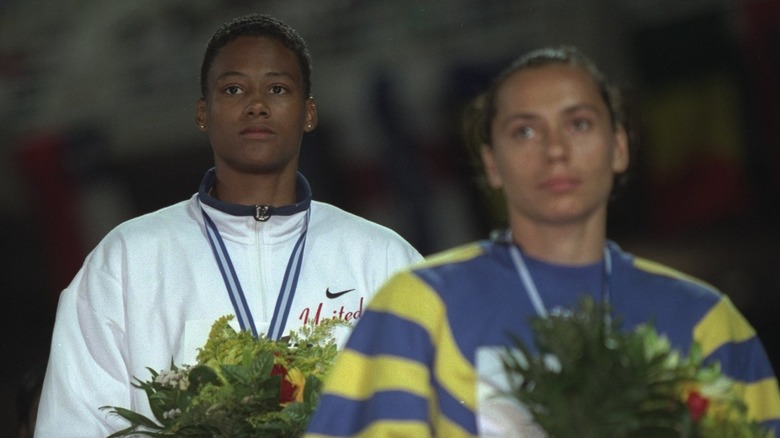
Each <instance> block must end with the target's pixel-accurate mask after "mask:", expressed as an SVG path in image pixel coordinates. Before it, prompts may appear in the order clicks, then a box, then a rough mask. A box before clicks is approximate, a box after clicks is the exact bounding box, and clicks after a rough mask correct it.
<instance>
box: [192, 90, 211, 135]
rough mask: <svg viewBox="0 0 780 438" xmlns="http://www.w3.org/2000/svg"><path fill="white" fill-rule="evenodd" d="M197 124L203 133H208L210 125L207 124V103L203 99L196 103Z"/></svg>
mask: <svg viewBox="0 0 780 438" xmlns="http://www.w3.org/2000/svg"><path fill="white" fill-rule="evenodd" d="M195 124H196V125H198V129H200V130H201V131H206V130H207V129H208V128H209V125H208V124H206V101H205V100H204V99H203V98H200V99H198V101H197V102H196V103H195Z"/></svg>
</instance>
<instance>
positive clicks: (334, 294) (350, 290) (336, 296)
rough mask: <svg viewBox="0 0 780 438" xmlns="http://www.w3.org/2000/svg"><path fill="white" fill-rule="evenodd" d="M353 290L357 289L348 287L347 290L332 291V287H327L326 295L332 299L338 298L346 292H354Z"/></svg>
mask: <svg viewBox="0 0 780 438" xmlns="http://www.w3.org/2000/svg"><path fill="white" fill-rule="evenodd" d="M353 290H355V289H347V290H343V291H341V292H331V291H330V288H327V289H325V296H326V297H328V298H330V299H333V298H338V297H340V296H342V295H344V294H346V293H349V292H352V291H353Z"/></svg>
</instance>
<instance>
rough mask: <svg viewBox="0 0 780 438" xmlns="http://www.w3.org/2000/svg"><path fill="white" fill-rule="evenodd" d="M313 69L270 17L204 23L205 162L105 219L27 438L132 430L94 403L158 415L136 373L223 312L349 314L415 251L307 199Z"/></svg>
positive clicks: (77, 284) (260, 316)
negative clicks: (164, 197) (151, 203)
mask: <svg viewBox="0 0 780 438" xmlns="http://www.w3.org/2000/svg"><path fill="white" fill-rule="evenodd" d="M310 75H311V60H310V58H309V52H308V50H307V48H306V45H305V43H304V41H303V39H302V38H301V37H300V35H298V33H297V32H295V31H294V30H293V29H292V28H290V27H289V26H288V25H286V24H284V23H282V22H281V21H279V20H277V19H274V18H272V17H268V16H264V15H250V16H246V17H240V18H237V19H235V20H231V21H230V22H228V23H226V24H225V25H224V26H222V27H221V28H220V29H218V30H217V32H216V33H215V34H214V35H213V37H212V38H211V40H210V42H209V44H208V46H207V47H206V52H205V54H204V57H203V63H202V68H201V92H202V96H201V98H200V99H199V100H198V102H197V105H196V111H195V121H196V123H197V128H198V129H199V130H200V131H202V132H204V133H206V134H207V135H208V138H209V141H210V143H211V147H212V149H213V152H214V168H213V169H210V170H209V171H207V172H206V174H205V176H204V178H203V180H202V182H201V184H200V188H199V190H198V193H196V194H194V195H193V196H192V197H191V198H190V199H188V200H185V201H182V202H180V203H177V204H175V205H172V206H169V207H167V208H164V209H161V210H159V211H156V212H153V213H150V214H148V215H145V216H142V217H139V218H136V219H133V220H131V221H128V222H126V223H124V224H121V225H119V226H118V227H117V228H116V229H114V230H112V231H111V233H109V234H108V235H107V236H106V237H105V239H103V241H102V242H101V243H100V244H99V245H98V246H97V248H95V250H94V251H93V252H92V253H91V254H90V255H89V257H88V258H87V260H86V261H85V263H84V266H83V267H82V269H81V271H80V272H79V273H78V274H77V275H76V277H75V278H74V280H73V282H72V283H71V284H70V285H69V286H68V288H67V289H65V291H63V292H62V295H61V298H60V303H59V307H58V310H57V321H56V324H55V328H54V335H53V336H54V338H53V341H52V349H51V356H50V362H49V367H48V371H47V374H46V379H45V383H44V387H43V393H42V398H41V407H40V415H39V417H38V424H37V428H36V432H35V436H37V437H44V438H45V437H57V438H66V437H74V438H75V437H78V438H83V437H99V436H107V435H109V434H111V433H112V432H116V431H118V430H120V429H123V428H124V427H126V426H127V424H126V423H125V422H124V421H123V420H121V419H120V418H118V417H116V416H108V414H107V412H106V411H101V410H100V407H101V406H119V407H123V408H127V409H130V410H133V411H135V412H139V413H142V414H143V415H146V416H150V417H151V415H152V413H151V412H150V409H149V406H148V402H147V400H146V394H145V392H144V391H143V390H141V389H139V388H136V387H134V386H133V383H134V379H135V378H138V379H141V380H144V379H146V378H147V377H148V376H149V371H148V369H147V367H148V368H151V369H156V370H160V369H167V367H168V366H169V365H170V363H171V361H172V360H173V361H174V362H175V363H176V364H177V365H181V364H190V365H192V364H193V363H194V362H195V357H196V354H197V348H199V347H202V346H203V344H204V343H205V341H206V339H207V337H208V334H209V330H210V327H211V324H212V323H214V321H216V320H217V318H219V317H221V316H223V315H228V314H235V315H236V321H237V325H239V326H240V328H242V329H244V330H247V331H251V332H252V333H253V334H254V335H256V336H268V337H270V338H272V339H279V338H280V337H281V336H282V335H286V334H288V333H289V331H290V330H296V329H298V328H300V327H301V326H302V325H304V324H312V323H317V322H319V321H321V320H323V319H325V318H334V317H335V318H341V319H344V320H348V321H355V320H357V319H358V318H359V317H360V315H361V314H362V311H363V306H364V303H367V302H368V299H369V298H370V297H371V296H372V294H373V292H374V291H375V290H376V289H377V288H378V287H379V285H380V284H381V283H382V282H383V281H384V280H385V279H386V278H387V277H389V276H390V274H392V273H393V272H394V271H396V270H398V269H400V268H401V267H403V266H405V265H407V264H408V263H410V262H413V261H415V260H418V259H419V258H421V257H420V255H419V254H418V253H417V251H416V250H414V248H412V247H411V245H409V244H408V243H407V242H406V241H404V240H403V239H402V238H401V237H400V236H398V235H397V234H396V233H394V232H393V231H391V230H389V229H387V228H384V227H381V226H379V225H377V224H374V223H372V222H369V221H367V220H365V219H362V218H359V217H357V216H354V215H352V214H349V213H347V212H345V211H342V210H340V209H338V208H336V207H334V206H332V205H328V204H324V203H321V202H316V201H313V200H312V194H311V190H310V188H309V184H308V182H307V181H306V179H305V177H304V176H303V175H301V174H300V173H299V172H298V171H297V169H298V157H299V153H300V146H301V139H302V137H303V135H304V133H306V132H310V131H312V130H313V129H315V128H316V125H317V112H316V106H315V102H314V98H313V97H312V96H311V94H310V91H311V79H310ZM340 336H341V337H342V338H344V337H346V332H344V333H341V334H340Z"/></svg>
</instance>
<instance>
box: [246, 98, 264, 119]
mask: <svg viewBox="0 0 780 438" xmlns="http://www.w3.org/2000/svg"><path fill="white" fill-rule="evenodd" d="M268 114H269V113H268V105H266V103H265V99H264V98H263V96H259V95H256V96H250V97H249V101H248V102H247V104H246V107H244V115H246V116H250V117H257V116H267V115H268Z"/></svg>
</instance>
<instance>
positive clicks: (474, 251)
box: [414, 243, 483, 269]
mask: <svg viewBox="0 0 780 438" xmlns="http://www.w3.org/2000/svg"><path fill="white" fill-rule="evenodd" d="M482 253H483V249H482V247H481V246H479V244H477V243H469V244H466V245H461V246H458V247H455V248H451V249H448V250H446V251H442V252H440V253H438V254H433V255H430V256H428V257H426V258H425V260H424V261H422V262H420V263H418V264H415V265H414V268H415V269H418V268H430V267H434V266H440V265H443V264H450V263H458V262H463V261H466V260H470V259H473V258H474V257H476V256H478V255H481V254H482Z"/></svg>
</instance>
